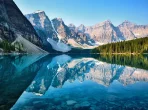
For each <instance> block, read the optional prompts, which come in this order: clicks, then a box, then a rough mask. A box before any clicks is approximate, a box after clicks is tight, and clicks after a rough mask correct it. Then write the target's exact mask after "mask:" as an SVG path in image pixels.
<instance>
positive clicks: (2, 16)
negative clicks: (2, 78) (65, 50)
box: [0, 0, 43, 53]
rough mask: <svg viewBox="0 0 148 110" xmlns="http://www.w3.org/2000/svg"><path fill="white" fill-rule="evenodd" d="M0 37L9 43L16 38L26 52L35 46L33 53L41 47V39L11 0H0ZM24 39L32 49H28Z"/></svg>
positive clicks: (39, 50)
mask: <svg viewBox="0 0 148 110" xmlns="http://www.w3.org/2000/svg"><path fill="white" fill-rule="evenodd" d="M0 39H1V41H3V40H6V41H8V42H10V43H13V42H15V41H16V40H17V42H19V43H20V44H22V45H23V46H24V50H25V51H27V52H28V53H30V52H33V50H34V49H35V48H36V50H37V51H34V52H35V53H38V52H41V51H42V49H40V48H41V47H42V41H41V39H40V38H39V37H38V35H37V33H36V31H35V30H34V28H33V26H32V25H31V23H30V22H29V21H28V20H27V19H26V18H25V17H24V15H23V14H22V13H21V11H20V10H19V8H18V7H17V6H16V4H15V3H14V2H13V0H0ZM26 40H27V43H28V44H30V45H31V46H33V47H34V48H33V50H31V49H30V50H28V47H27V45H26V43H25V42H26ZM37 46H38V47H37ZM39 47H40V48H39ZM42 52H43V51H42Z"/></svg>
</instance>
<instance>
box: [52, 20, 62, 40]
mask: <svg viewBox="0 0 148 110" xmlns="http://www.w3.org/2000/svg"><path fill="white" fill-rule="evenodd" d="M51 25H52V28H53V30H54V32H55V33H56V34H57V36H58V38H59V42H60V41H61V39H62V37H61V36H60V35H59V34H58V32H57V31H56V29H55V27H54V25H53V22H52V20H51Z"/></svg>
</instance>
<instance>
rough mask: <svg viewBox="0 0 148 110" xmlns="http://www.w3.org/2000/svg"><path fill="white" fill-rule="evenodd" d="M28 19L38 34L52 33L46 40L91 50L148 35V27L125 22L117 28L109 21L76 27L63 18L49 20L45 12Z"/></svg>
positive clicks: (34, 14) (29, 16)
mask: <svg viewBox="0 0 148 110" xmlns="http://www.w3.org/2000/svg"><path fill="white" fill-rule="evenodd" d="M36 16H39V17H36ZM26 17H27V18H28V20H29V21H30V22H31V24H32V25H33V26H34V27H35V29H36V31H37V32H38V31H39V29H40V30H44V31H48V32H51V33H52V34H50V33H47V34H44V35H46V37H45V38H46V39H47V37H49V38H52V39H54V40H55V41H58V40H59V39H60V40H61V41H62V42H63V43H66V44H70V45H72V46H73V47H81V48H84V47H86V48H89V47H90V46H93V47H95V45H102V44H107V43H111V42H118V41H123V40H131V39H135V38H141V37H146V36H147V35H148V26H146V25H145V26H144V25H136V24H134V23H131V22H129V21H125V22H123V23H122V24H120V25H119V26H117V27H116V26H114V25H113V24H112V22H111V21H109V20H107V21H104V22H102V23H98V24H96V25H94V26H84V25H83V24H81V25H80V26H78V27H76V26H75V25H74V24H69V25H68V26H67V25H65V23H64V21H63V20H62V19H61V18H55V19H53V20H49V18H48V17H47V15H46V14H45V12H42V11H38V12H35V13H32V14H29V15H26ZM46 20H47V21H48V22H46ZM39 22H40V23H39ZM43 24H44V25H48V26H47V28H45V26H42V25H43ZM43 27H44V28H43ZM38 33H39V32H38ZM42 34H43V33H42ZM39 35H40V33H39ZM41 36H42V35H41Z"/></svg>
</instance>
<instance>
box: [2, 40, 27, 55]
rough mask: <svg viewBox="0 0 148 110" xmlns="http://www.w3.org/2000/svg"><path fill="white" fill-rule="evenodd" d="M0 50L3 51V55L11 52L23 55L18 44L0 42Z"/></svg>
mask: <svg viewBox="0 0 148 110" xmlns="http://www.w3.org/2000/svg"><path fill="white" fill-rule="evenodd" d="M0 48H1V49H3V52H4V53H11V52H20V53H25V51H24V50H23V45H22V44H21V43H19V42H15V43H14V44H12V43H11V42H8V41H6V40H4V41H0Z"/></svg>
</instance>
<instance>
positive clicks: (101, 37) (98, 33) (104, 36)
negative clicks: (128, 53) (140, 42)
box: [84, 20, 124, 44]
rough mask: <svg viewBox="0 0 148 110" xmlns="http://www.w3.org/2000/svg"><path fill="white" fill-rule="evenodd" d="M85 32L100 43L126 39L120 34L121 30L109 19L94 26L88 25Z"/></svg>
mask: <svg viewBox="0 0 148 110" xmlns="http://www.w3.org/2000/svg"><path fill="white" fill-rule="evenodd" d="M84 33H86V34H88V35H89V36H90V37H91V38H92V39H94V40H95V41H97V42H98V43H100V44H101V43H103V44H106V43H110V42H117V41H120V40H124V37H123V36H122V35H121V34H120V30H119V29H118V28H117V27H115V26H114V25H113V24H112V23H111V21H109V20H107V21H105V22H102V23H98V24H96V25H94V26H89V27H86V29H85V31H84Z"/></svg>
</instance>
